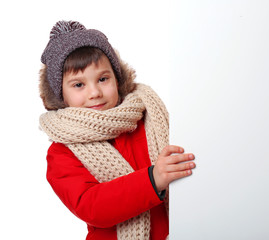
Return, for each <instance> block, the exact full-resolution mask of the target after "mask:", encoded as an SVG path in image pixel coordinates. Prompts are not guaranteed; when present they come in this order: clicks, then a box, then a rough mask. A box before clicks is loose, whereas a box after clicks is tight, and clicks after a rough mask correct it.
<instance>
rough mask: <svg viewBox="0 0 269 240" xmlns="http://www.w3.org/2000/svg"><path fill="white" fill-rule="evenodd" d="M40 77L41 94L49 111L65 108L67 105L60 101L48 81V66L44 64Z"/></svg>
mask: <svg viewBox="0 0 269 240" xmlns="http://www.w3.org/2000/svg"><path fill="white" fill-rule="evenodd" d="M39 76H40V77H39V92H40V97H41V99H42V101H43V104H44V107H45V108H46V109H47V110H57V109H60V108H65V107H66V105H65V103H64V101H61V100H59V99H58V98H57V97H56V96H55V94H54V92H53V91H52V88H51V86H50V85H49V82H48V79H47V66H46V65H45V64H43V66H42V68H41V69H40V72H39Z"/></svg>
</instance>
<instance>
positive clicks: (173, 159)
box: [153, 145, 195, 192]
mask: <svg viewBox="0 0 269 240" xmlns="http://www.w3.org/2000/svg"><path fill="white" fill-rule="evenodd" d="M172 154H173V155H172ZM194 158H195V157H194V155H193V154H192V153H186V154H184V149H183V148H181V147H178V146H173V145H169V146H166V147H165V148H164V149H163V150H162V152H161V153H160V155H159V157H158V160H157V162H156V164H155V166H154V168H153V177H154V181H155V185H156V187H157V190H158V191H159V192H160V191H162V190H164V189H165V188H166V187H167V186H168V185H169V183H171V182H172V181H174V180H176V179H179V178H183V177H186V176H189V175H191V174H192V171H191V169H192V168H194V167H195V163H194V162H187V163H186V161H190V160H194Z"/></svg>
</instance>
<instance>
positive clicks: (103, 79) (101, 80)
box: [99, 77, 107, 82]
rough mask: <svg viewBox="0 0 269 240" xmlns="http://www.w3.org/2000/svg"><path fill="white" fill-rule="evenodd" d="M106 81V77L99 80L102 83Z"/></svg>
mask: <svg viewBox="0 0 269 240" xmlns="http://www.w3.org/2000/svg"><path fill="white" fill-rule="evenodd" d="M106 80H107V77H101V78H100V79H99V82H104V81H106Z"/></svg>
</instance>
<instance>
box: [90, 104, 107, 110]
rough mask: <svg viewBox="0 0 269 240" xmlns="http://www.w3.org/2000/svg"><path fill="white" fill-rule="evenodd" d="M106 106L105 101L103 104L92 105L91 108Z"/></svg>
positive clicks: (96, 108) (97, 108)
mask: <svg viewBox="0 0 269 240" xmlns="http://www.w3.org/2000/svg"><path fill="white" fill-rule="evenodd" d="M104 106H105V103H102V104H98V105H93V106H90V107H89V108H91V109H95V110H99V109H102V108H103V107H104Z"/></svg>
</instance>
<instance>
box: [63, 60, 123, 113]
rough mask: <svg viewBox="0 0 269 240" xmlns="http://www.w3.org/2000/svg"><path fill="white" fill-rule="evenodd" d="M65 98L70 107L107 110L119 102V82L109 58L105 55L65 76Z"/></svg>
mask: <svg viewBox="0 0 269 240" xmlns="http://www.w3.org/2000/svg"><path fill="white" fill-rule="evenodd" d="M62 86H63V99H64V102H65V104H66V105H67V106H68V107H83V108H92V109H95V110H101V111H103V110H107V109H110V108H113V107H115V106H116V105H117V103H118V98H119V95H118V83H117V79H116V77H115V74H114V72H113V69H112V67H111V64H110V62H109V60H108V58H107V57H106V56H105V55H104V56H102V57H101V58H100V60H99V61H98V63H97V64H95V63H92V64H91V65H89V66H87V67H86V68H85V70H84V71H83V72H82V71H78V73H74V72H67V73H65V74H64V76H63V85H62Z"/></svg>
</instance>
